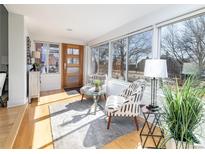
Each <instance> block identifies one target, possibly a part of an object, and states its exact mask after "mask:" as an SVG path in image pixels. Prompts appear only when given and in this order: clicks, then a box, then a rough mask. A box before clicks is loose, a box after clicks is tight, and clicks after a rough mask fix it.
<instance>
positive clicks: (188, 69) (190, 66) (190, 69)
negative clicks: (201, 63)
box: [182, 63, 199, 74]
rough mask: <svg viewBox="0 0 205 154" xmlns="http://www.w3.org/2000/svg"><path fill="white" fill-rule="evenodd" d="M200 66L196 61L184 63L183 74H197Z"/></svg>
mask: <svg viewBox="0 0 205 154" xmlns="http://www.w3.org/2000/svg"><path fill="white" fill-rule="evenodd" d="M198 71H199V67H198V66H197V65H196V64H194V63H183V68H182V74H196V73H198Z"/></svg>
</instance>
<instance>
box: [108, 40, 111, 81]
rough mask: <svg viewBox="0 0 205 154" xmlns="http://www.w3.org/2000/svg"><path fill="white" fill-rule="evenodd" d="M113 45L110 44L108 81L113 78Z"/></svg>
mask: <svg viewBox="0 0 205 154" xmlns="http://www.w3.org/2000/svg"><path fill="white" fill-rule="evenodd" d="M111 49H112V45H111V42H109V60H108V79H111V78H112V50H111Z"/></svg>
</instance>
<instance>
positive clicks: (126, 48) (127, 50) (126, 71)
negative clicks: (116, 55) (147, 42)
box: [123, 37, 129, 82]
mask: <svg viewBox="0 0 205 154" xmlns="http://www.w3.org/2000/svg"><path fill="white" fill-rule="evenodd" d="M125 41H126V46H125V52H126V60H125V61H126V63H125V81H126V82H127V79H128V52H129V40H128V37H126V38H125ZM123 65H124V64H123Z"/></svg>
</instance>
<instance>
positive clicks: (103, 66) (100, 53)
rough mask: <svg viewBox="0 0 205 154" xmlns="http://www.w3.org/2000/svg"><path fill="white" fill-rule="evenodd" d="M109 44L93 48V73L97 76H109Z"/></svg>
mask: <svg viewBox="0 0 205 154" xmlns="http://www.w3.org/2000/svg"><path fill="white" fill-rule="evenodd" d="M108 59H109V44H108V43H107V44H103V45H100V46H98V47H94V48H92V71H93V73H97V74H108Z"/></svg>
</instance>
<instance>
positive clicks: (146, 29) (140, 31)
mask: <svg viewBox="0 0 205 154" xmlns="http://www.w3.org/2000/svg"><path fill="white" fill-rule="evenodd" d="M152 29H153V27H152V26H148V27H145V28H142V29H139V30H137V31H133V32H131V33H127V34H124V35H121V36H119V37H115V38H112V39H109V40H106V41H103V42H100V43H97V44H95V45H91V46H90V47H91V48H93V47H98V46H100V45H103V44H106V43H109V42H113V41H116V40H120V39H124V38H126V37H129V36H132V35H136V34H140V33H143V32H147V31H150V30H152Z"/></svg>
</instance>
